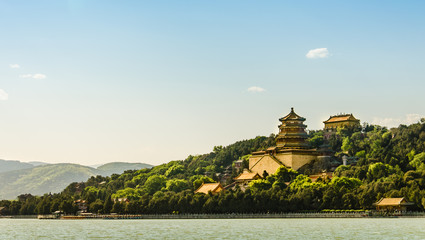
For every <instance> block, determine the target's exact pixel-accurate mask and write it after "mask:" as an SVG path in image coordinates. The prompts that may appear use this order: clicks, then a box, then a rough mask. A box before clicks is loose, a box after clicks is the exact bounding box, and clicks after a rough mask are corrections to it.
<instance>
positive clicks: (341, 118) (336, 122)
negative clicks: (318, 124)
mask: <svg viewBox="0 0 425 240" xmlns="http://www.w3.org/2000/svg"><path fill="white" fill-rule="evenodd" d="M323 123H324V124H325V130H327V131H333V130H336V129H337V128H343V127H346V128H351V127H360V120H359V119H357V118H355V117H354V116H353V114H342V115H335V116H330V117H329V119H328V120H326V121H324V122H323Z"/></svg>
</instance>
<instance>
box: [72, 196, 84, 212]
mask: <svg viewBox="0 0 425 240" xmlns="http://www.w3.org/2000/svg"><path fill="white" fill-rule="evenodd" d="M74 203H75V205H77V207H78V210H79V211H80V212H82V213H85V212H87V201H86V200H82V199H78V200H75V201H74Z"/></svg>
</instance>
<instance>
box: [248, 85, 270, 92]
mask: <svg viewBox="0 0 425 240" xmlns="http://www.w3.org/2000/svg"><path fill="white" fill-rule="evenodd" d="M247 90H248V92H264V91H266V89H264V88H261V87H256V86H252V87H250V88H248V89H247Z"/></svg>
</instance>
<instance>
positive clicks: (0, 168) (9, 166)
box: [0, 159, 34, 173]
mask: <svg viewBox="0 0 425 240" xmlns="http://www.w3.org/2000/svg"><path fill="white" fill-rule="evenodd" d="M33 167H34V165H32V164H30V163H24V162H20V161H13V160H2V159H0V173H2V172H9V171H14V170H21V169H28V168H33Z"/></svg>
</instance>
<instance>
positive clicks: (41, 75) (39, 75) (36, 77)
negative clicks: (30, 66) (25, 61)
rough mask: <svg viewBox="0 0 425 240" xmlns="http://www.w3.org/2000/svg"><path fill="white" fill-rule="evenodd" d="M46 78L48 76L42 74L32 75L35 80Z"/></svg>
mask: <svg viewBox="0 0 425 240" xmlns="http://www.w3.org/2000/svg"><path fill="white" fill-rule="evenodd" d="M46 77H47V76H46V75H44V74H41V73H36V74H34V75H32V78H35V79H45V78H46Z"/></svg>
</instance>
